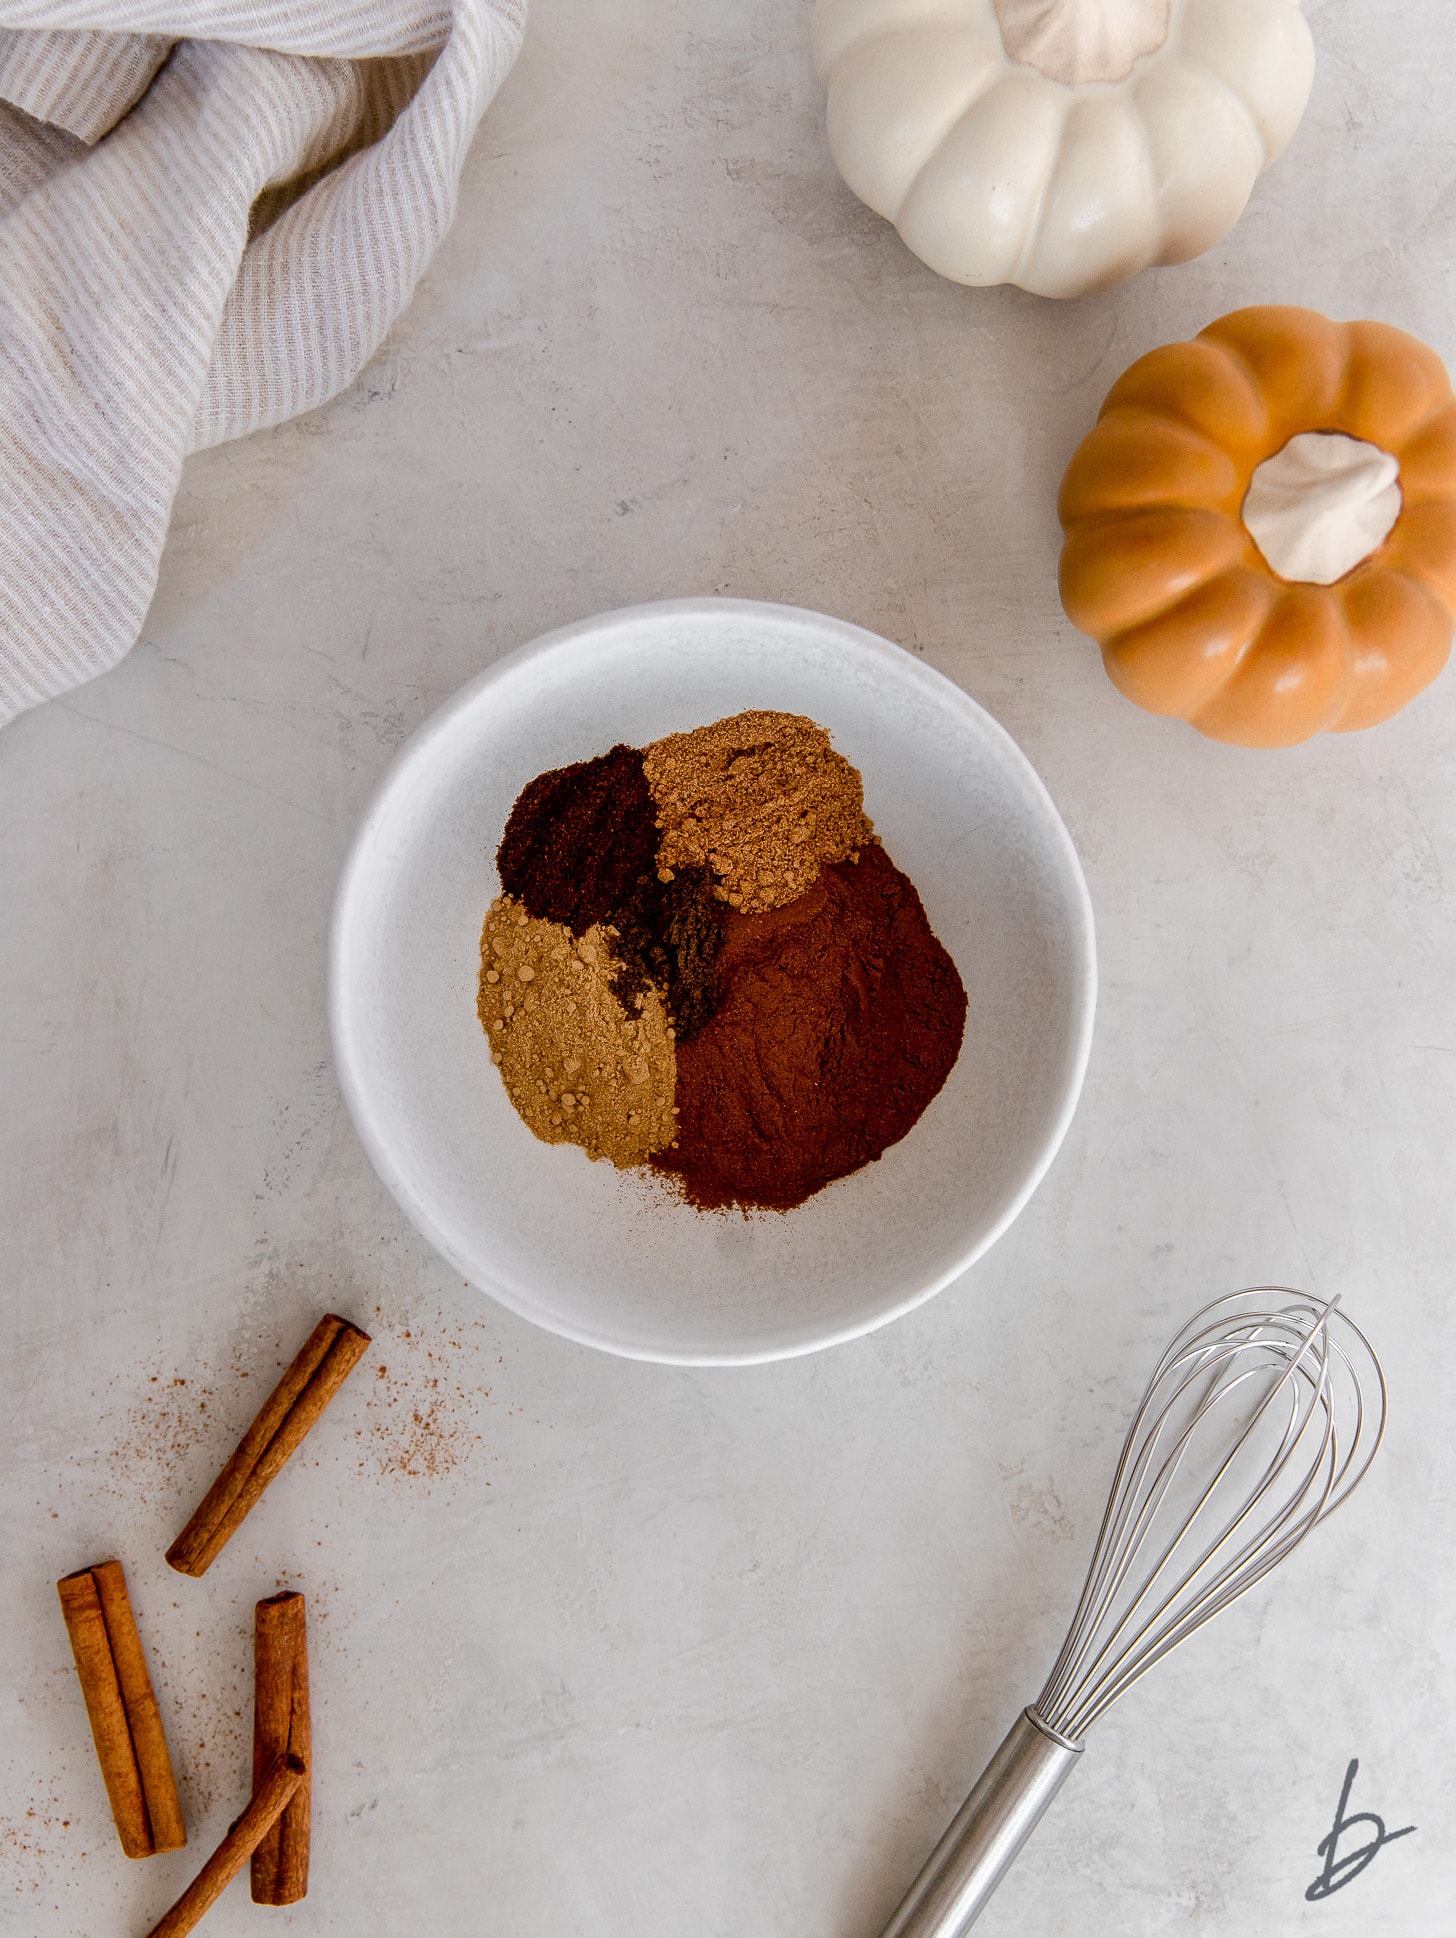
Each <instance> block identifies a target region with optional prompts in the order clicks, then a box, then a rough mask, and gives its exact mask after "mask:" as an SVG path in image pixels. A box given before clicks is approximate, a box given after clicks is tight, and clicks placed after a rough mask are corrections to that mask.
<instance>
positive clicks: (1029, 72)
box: [813, 0, 1314, 297]
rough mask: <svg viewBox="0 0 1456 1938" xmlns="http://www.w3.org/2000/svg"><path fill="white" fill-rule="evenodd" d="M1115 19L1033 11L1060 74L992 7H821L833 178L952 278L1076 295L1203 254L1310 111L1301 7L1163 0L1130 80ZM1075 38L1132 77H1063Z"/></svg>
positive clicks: (1281, 0) (1081, 1) (895, 0)
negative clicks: (1160, 26)
mask: <svg viewBox="0 0 1456 1938" xmlns="http://www.w3.org/2000/svg"><path fill="white" fill-rule="evenodd" d="M1002 5H1003V7H1008V6H1009V0H1002ZM1013 11H1018V12H1021V13H1025V12H1026V11H1027V10H1026V9H1025V8H1022V9H1017V10H1013ZM1110 11H1112V10H1110V9H1107V8H1106V7H1105V6H1104V5H1102V4H1100V3H1098V0H1045V4H1044V5H1043V6H1042V7H1041V8H1039V9H1035V10H1032V12H1033V14H1034V15H1035V16H1036V17H1037V18H1038V19H1041V20H1043V21H1044V24H1045V27H1046V29H1047V36H1049V39H1048V47H1049V48H1050V47H1051V46H1053V45H1055V46H1056V47H1057V48H1058V49H1059V53H1058V55H1057V57H1056V58H1049V59H1048V61H1047V65H1048V67H1049V68H1050V70H1051V71H1049V72H1048V71H1043V69H1042V68H1040V67H1038V65H1037V58H1038V56H1037V55H1036V51H1035V50H1036V46H1037V43H1038V40H1039V38H1047V36H1041V37H1039V36H1038V35H1037V34H1036V33H1029V34H1027V35H1025V36H1024V38H1025V39H1026V41H1027V46H1026V47H1024V48H1022V51H1023V53H1025V55H1026V58H1024V59H1017V58H1013V56H1012V55H1011V54H1010V53H1009V52H1008V50H1007V45H1006V37H1005V34H1004V33H1003V28H1002V22H1001V19H1000V17H999V16H998V12H997V3H996V0H816V5H815V11H814V27H813V40H814V56H815V62H816V65H817V67H818V69H819V72H820V74H821V75H822V76H823V78H824V81H825V85H826V87H827V89H828V94H829V101H828V134H829V146H830V150H831V152H832V153H833V156H834V160H835V163H836V165H837V167H838V169H839V172H840V174H841V175H842V176H843V177H844V179H845V181H846V182H847V183H848V184H849V186H850V188H851V189H853V191H854V193H855V194H856V195H857V196H859V198H860V200H861V201H862V202H865V203H867V204H868V205H869V207H870V208H872V209H874V210H875V212H876V213H877V214H879V215H883V216H885V217H886V218H887V219H888V220H889V221H891V222H893V223H894V224H895V227H896V228H897V229H898V230H899V232H900V235H901V237H902V239H903V240H904V241H905V243H906V244H907V245H908V246H909V247H910V248H911V249H913V250H914V252H915V254H916V255H917V256H919V257H920V259H921V260H922V261H923V262H926V263H928V264H929V265H930V267H931V268H932V269H934V270H936V271H937V272H938V273H939V274H940V275H942V276H948V277H950V278H951V280H952V281H954V282H960V283H970V284H975V285H979V286H984V285H987V284H992V283H1017V284H1019V285H1020V286H1021V287H1022V288H1023V289H1029V290H1032V291H1033V292H1035V293H1036V294H1037V295H1039V296H1062V297H1065V296H1080V295H1084V294H1085V293H1086V292H1087V291H1089V290H1095V289H1107V288H1110V287H1111V286H1112V285H1113V284H1114V283H1118V282H1121V281H1122V280H1123V279H1124V278H1126V277H1128V276H1132V275H1135V274H1136V273H1137V272H1138V271H1139V270H1140V269H1144V268H1146V267H1147V266H1148V265H1149V264H1150V263H1175V262H1186V261H1187V260H1188V259H1189V258H1190V257H1192V256H1197V255H1200V254H1201V253H1202V252H1203V251H1204V250H1205V249H1208V248H1211V247H1212V245H1213V244H1214V243H1215V242H1217V240H1218V239H1219V237H1220V236H1222V235H1223V234H1225V233H1226V231H1227V230H1228V229H1230V228H1231V227H1232V226H1233V224H1234V223H1235V222H1236V221H1237V220H1238V217H1239V215H1240V213H1241V212H1242V210H1243V207H1244V204H1245V203H1246V202H1247V201H1248V199H1249V192H1250V190H1251V189H1252V188H1253V185H1254V181H1255V178H1256V177H1257V176H1258V175H1259V173H1260V171H1261V170H1263V169H1265V168H1267V167H1268V166H1269V164H1270V163H1271V162H1272V161H1273V160H1274V159H1275V157H1276V156H1277V155H1278V154H1279V153H1280V151H1281V150H1282V149H1283V147H1284V145H1285V143H1286V142H1287V141H1288V140H1289V138H1290V136H1291V135H1292V134H1293V132H1294V130H1295V128H1296V127H1297V125H1298V123H1299V118H1300V116H1301V115H1302V114H1303V112H1304V107H1305V103H1306V101H1307V100H1308V98H1309V89H1310V82H1311V80H1312V78H1313V74H1314V43H1313V41H1312V40H1311V38H1310V33H1309V28H1308V26H1307V25H1306V24H1305V21H1304V19H1303V17H1302V16H1301V14H1300V11H1299V5H1298V0H1168V8H1167V21H1166V28H1165V30H1164V32H1163V34H1162V35H1161V36H1155V39H1156V41H1157V44H1155V45H1148V46H1147V47H1146V51H1141V52H1140V51H1138V50H1139V47H1140V46H1141V45H1142V43H1141V42H1140V41H1139V40H1138V39H1137V38H1136V37H1134V38H1133V39H1132V41H1131V42H1130V43H1129V44H1128V46H1127V48H1126V49H1124V52H1125V53H1128V54H1130V55H1131V56H1132V58H1131V61H1130V65H1127V67H1126V71H1125V72H1123V71H1122V70H1123V67H1124V64H1125V63H1124V62H1123V61H1122V60H1119V59H1115V58H1114V59H1111V60H1110V62H1109V63H1108V64H1106V65H1099V58H1100V56H1101V55H1102V54H1110V53H1111V51H1112V46H1113V43H1117V42H1118V41H1119V36H1118V34H1117V33H1116V32H1115V31H1111V30H1112V29H1114V28H1115V27H1116V25H1117V23H1116V22H1114V21H1111V20H1109V19H1108V18H1107V17H1106V16H1107V14H1108V13H1109V12H1110ZM1059 28H1060V29H1061V30H1062V32H1061V33H1060V35H1059V34H1058V32H1057V30H1058V29H1059ZM1099 30H1107V32H1106V33H1103V32H1100V31H1099ZM1104 39H1105V40H1106V41H1107V46H1106V47H1105V48H1104V47H1103V45H1102V42H1103V40H1104ZM1012 40H1013V45H1016V46H1020V44H1021V40H1020V37H1018V36H1015V35H1013V37H1012ZM1064 43H1065V44H1064ZM1069 49H1073V50H1075V49H1080V50H1081V55H1080V61H1081V64H1083V65H1088V64H1090V65H1089V71H1090V72H1092V73H1094V74H1100V73H1103V72H1108V73H1117V74H1118V75H1119V76H1120V78H1117V79H1095V80H1088V81H1085V82H1081V83H1076V84H1074V83H1070V82H1068V81H1066V80H1064V79H1059V78H1057V76H1058V74H1059V73H1061V72H1062V68H1063V62H1064V60H1065V58H1066V56H1067V54H1068V50H1069ZM1043 58H1045V56H1043ZM1073 64H1074V65H1077V64H1079V63H1078V61H1074V62H1073Z"/></svg>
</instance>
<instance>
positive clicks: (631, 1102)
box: [477, 895, 677, 1168]
mask: <svg viewBox="0 0 1456 1938" xmlns="http://www.w3.org/2000/svg"><path fill="white" fill-rule="evenodd" d="M480 961H481V969H480V994H479V999H478V1002H477V1009H478V1012H479V1015H480V1020H481V1023H482V1024H483V1025H484V1027H485V1031H486V1034H487V1036H488V1037H489V1039H490V1051H491V1061H492V1063H495V1064H497V1065H498V1066H499V1069H500V1073H501V1077H502V1079H503V1081H504V1083H505V1086H506V1091H507V1093H508V1095H509V1096H510V1100H511V1102H512V1103H513V1104H514V1106H515V1108H516V1110H517V1111H518V1112H519V1113H520V1115H521V1117H522V1118H523V1119H524V1120H525V1122H526V1124H527V1125H528V1126H529V1127H530V1129H531V1130H533V1131H534V1132H535V1134H536V1136H537V1137H539V1138H541V1139H543V1140H544V1142H546V1143H548V1144H563V1143H565V1144H580V1145H581V1146H582V1147H583V1148H584V1149H585V1150H586V1151H587V1152H588V1154H589V1155H590V1156H592V1157H604V1158H607V1159H609V1160H610V1161H611V1162H612V1163H613V1164H616V1165H620V1166H622V1167H623V1168H626V1167H628V1166H631V1165H637V1164H643V1163H645V1162H646V1161H647V1159H648V1158H649V1157H650V1156H651V1155H652V1153H653V1152H654V1151H660V1150H662V1149H663V1148H664V1146H666V1145H668V1144H670V1143H671V1142H672V1139H673V1136H674V1135H675V1129H674V1126H675V1124H676V1112H675V1110H674V1108H673V1092H674V1090H675V1089H676V1086H677V1057H676V1051H675V1048H674V1044H673V1033H672V1029H671V1027H670V1025H669V1023H668V1020H667V1012H666V1010H665V1009H664V1008H663V1003H662V998H661V996H660V995H659V993H658V992H657V990H656V989H654V988H651V987H649V988H648V989H647V990H646V992H645V993H644V994H643V995H642V996H641V998H640V999H639V1000H640V1007H636V1006H634V1007H633V1008H632V1009H630V1010H628V1009H626V1008H624V1007H623V1004H622V1002H621V999H620V998H619V997H618V995H617V993H616V990H615V989H614V987H613V983H612V978H613V974H614V964H613V961H612V955H611V943H610V937H609V936H608V935H607V934H606V932H605V931H604V930H603V929H602V928H601V927H600V926H598V927H595V928H591V929H588V930H587V932H586V934H585V935H583V936H580V937H577V936H575V935H573V934H572V932H571V930H570V929H568V928H567V927H565V926H564V924H562V923H560V922H548V921H545V920H543V919H541V918H539V917H536V916H531V915H528V914H527V913H526V911H525V909H524V908H523V907H522V906H521V904H520V903H519V902H518V901H515V900H514V899H513V898H512V897H511V896H509V895H501V896H498V897H497V898H496V900H495V901H494V902H492V903H491V905H490V908H489V910H488V911H487V913H486V918H485V926H484V928H483V929H482V930H481V935H480Z"/></svg>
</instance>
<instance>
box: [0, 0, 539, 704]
mask: <svg viewBox="0 0 1456 1938" xmlns="http://www.w3.org/2000/svg"><path fill="white" fill-rule="evenodd" d="M524 20H525V0H353V3H352V4H351V0H0V724H3V722H4V721H6V720H8V719H10V718H12V717H13V716H14V715H15V714H17V713H19V712H21V711H22V710H23V709H24V708H26V707H30V706H34V705H36V703H37V702H39V701H41V700H44V699H49V698H50V697H52V696H53V695H55V694H57V693H62V692H65V691H66V690H67V688H69V687H72V686H76V685H78V684H79V683H80V682H81V681H82V680H89V679H94V678H95V676H96V675H97V674H98V673H104V672H106V671H107V670H108V669H109V668H111V667H113V666H115V665H116V663H117V662H118V660H120V659H121V658H122V657H123V655H124V654H125V653H126V652H127V650H128V649H129V648H130V646H131V645H132V643H133V641H134V640H135V639H136V636H137V634H138V632H139V631H140V630H141V626H142V622H143V620H144V619H145V617H146V612H147V607H148V606H149V604H150V603H151V598H152V593H153V591H154V590H155V587H156V582H157V568H158V564H159V561H160V558H161V552H162V543H163V540H164V538H165V537H166V531H167V521H168V518H169V516H170V514H171V507H172V500H173V497H174V495H175V493H176V489H177V480H178V476H179V474H180V472H181V469H182V461H183V459H184V458H185V457H186V456H187V454H188V453H189V452H191V451H198V450H202V449H204V448H205V447H206V446H208V445H212V444H221V443H223V442H224V441H225V440H226V439H228V438H232V437H242V436H244V435H246V433H247V432H249V431H254V430H259V429H261V428H262V427H263V426H264V425H268V424H278V423H281V422H282V421H283V419H285V418H287V417H292V416H295V415H296V414H297V413H298V412H300V411H306V410H312V409H313V408H314V407H315V406H316V405H318V404H322V403H323V402H324V401H325V400H326V399H327V398H329V397H332V396H334V395H336V393H337V392H338V391H340V390H342V389H343V388H344V387H345V385H347V384H348V383H349V382H350V381H351V380H352V378H353V377H354V376H355V375H356V374H357V372H358V371H359V370H360V368H361V367H362V366H363V365H364V364H365V363H366V362H367V361H368V359H369V358H370V357H371V356H372V355H373V354H374V351H375V350H376V349H377V348H378V346H379V344H380V342H381V340H382V339H383V337H384V334H385V332H386V331H387V330H388V328H389V326H390V324H391V323H392V322H393V321H394V319H395V317H396V316H397V315H398V314H399V311H400V310H401V309H402V308H403V306H404V304H405V303H406V302H407V301H408V300H409V297H410V295H411V293H412V292H413V290H414V287H415V284H416V283H417V282H418V281H419V278H420V276H421V274H422V272H423V271H424V268H425V265H426V263H428V261H429V259H430V257H431V255H432V254H433V252H434V250H435V248H436V246H437V244H438V243H439V241H440V239H441V237H442V236H443V235H444V233H445V231H446V229H447V228H448V227H449V225H450V221H451V219H452V217H453V215H454V213H455V202H456V195H457V191H458V187H459V180H460V170H461V166H462V164H463V162H464V158H465V151H466V148H467V147H468V145H469V142H470V138H471V136H472V135H473V133H474V131H475V128H476V124H477V123H478V121H479V119H480V116H481V114H482V113H483V112H484V109H485V107H486V104H487V103H488V102H489V101H490V99H491V97H492V95H493V94H494V93H495V91H496V89H497V88H498V87H499V85H500V83H501V81H502V80H503V79H504V77H505V75H506V72H507V70H508V69H509V67H510V65H511V62H512V61H513V60H514V58H515V54H516V50H517V48H518V46H519V44H520V38H521V32H522V28H523V26H524Z"/></svg>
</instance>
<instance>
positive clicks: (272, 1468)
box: [167, 1312, 369, 1575]
mask: <svg viewBox="0 0 1456 1938" xmlns="http://www.w3.org/2000/svg"><path fill="white" fill-rule="evenodd" d="M368 1344H369V1334H368V1333H367V1332H361V1331H360V1330H359V1328H358V1326H354V1325H351V1324H350V1323H349V1321H348V1320H347V1319H341V1318H339V1316H338V1314H337V1313H333V1312H329V1313H326V1314H325V1315H324V1317H323V1318H322V1319H320V1320H319V1322H318V1324H317V1325H316V1326H315V1327H314V1329H313V1331H312V1332H311V1333H310V1334H309V1336H308V1339H307V1340H306V1342H305V1343H304V1346H303V1349H302V1351H301V1352H300V1353H299V1354H298V1357H297V1358H296V1359H295V1360H294V1362H293V1364H292V1365H291V1366H290V1367H289V1368H288V1370H287V1372H286V1373H285V1374H284V1375H283V1377H282V1379H281V1380H279V1382H278V1384H277V1385H276V1386H275V1387H274V1389H273V1391H272V1392H271V1393H270V1394H269V1395H268V1398H267V1399H266V1400H265V1401H264V1402H263V1405H262V1407H261V1408H260V1409H259V1411H258V1415H257V1417H256V1419H255V1420H254V1421H253V1424H252V1425H251V1426H250V1427H249V1428H248V1430H247V1432H246V1433H245V1434H244V1435H243V1437H242V1439H241V1440H240V1441H239V1442H238V1445H237V1448H236V1450H235V1452H234V1453H233V1456H232V1458H231V1459H230V1460H229V1461H228V1463H227V1465H226V1466H225V1467H224V1468H223V1470H222V1472H221V1473H220V1474H219V1475H218V1477H217V1479H216V1480H215V1481H214V1482H213V1483H212V1486H211V1487H210V1488H209V1489H208V1490H207V1493H206V1494H205V1495H204V1496H203V1499H202V1504H201V1506H199V1508H198V1509H197V1512H196V1513H195V1514H194V1515H193V1516H192V1519H191V1520H190V1521H189V1522H188V1523H187V1525H186V1527H185V1528H183V1530H182V1532H181V1533H180V1534H179V1535H178V1536H177V1539H176V1540H175V1541H174V1542H173V1543H172V1545H171V1547H170V1548H168V1550H167V1559H168V1561H169V1562H170V1563H171V1564H172V1566H173V1567H174V1568H175V1569H177V1571H178V1572H179V1573H180V1574H184V1575H204V1574H206V1573H207V1570H208V1569H209V1568H210V1567H211V1566H212V1564H213V1562H214V1561H216V1559H217V1557H218V1556H219V1555H220V1554H221V1553H222V1551H223V1549H224V1548H225V1547H226V1546H227V1544H228V1542H229V1541H230V1540H231V1539H232V1537H233V1536H234V1535H235V1534H236V1533H237V1531H238V1529H239V1528H240V1527H241V1526H242V1524H243V1521H244V1520H245V1519H246V1518H247V1516H248V1515H249V1514H250V1513H251V1512H252V1510H253V1508H254V1507H256V1506H257V1504H258V1502H259V1500H261V1498H262V1496H263V1491H264V1489H265V1488H266V1487H267V1486H268V1484H269V1483H270V1481H272V1480H273V1479H274V1478H275V1477H276V1475H277V1474H278V1473H279V1472H280V1470H281V1469H282V1467H283V1465H284V1463H285V1462H286V1461H287V1460H288V1458H289V1456H290V1455H291V1454H292V1453H294V1452H295V1451H296V1450H297V1448H298V1447H299V1445H300V1443H301V1442H302V1441H303V1439H304V1437H305V1435H306V1434H307V1433H308V1432H309V1429H310V1428H311V1427H313V1426H314V1425H315V1424H316V1423H317V1422H318V1420H319V1418H320V1417H321V1415H322V1414H323V1411H324V1408H325V1407H326V1406H327V1405H328V1403H329V1401H330V1400H331V1399H332V1398H333V1397H334V1395H335V1393H337V1392H338V1390H339V1388H340V1387H341V1386H342V1385H343V1383H344V1381H345V1380H346V1379H347V1378H348V1377H349V1374H350V1373H351V1372H352V1371H353V1370H354V1368H355V1366H357V1365H358V1363H359V1361H360V1360H361V1359H362V1358H363V1356H364V1350H365V1348H366V1347H367V1346H368Z"/></svg>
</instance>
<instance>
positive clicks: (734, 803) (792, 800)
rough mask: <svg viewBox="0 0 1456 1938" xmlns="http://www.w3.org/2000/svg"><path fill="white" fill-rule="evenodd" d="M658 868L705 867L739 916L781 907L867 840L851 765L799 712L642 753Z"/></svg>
mask: <svg viewBox="0 0 1456 1938" xmlns="http://www.w3.org/2000/svg"><path fill="white" fill-rule="evenodd" d="M643 772H644V775H645V778H646V783H647V786H648V787H649V789H650V790H651V793H652V799H653V801H654V802H655V804H656V808H657V820H658V825H659V827H660V828H661V829H662V842H661V846H660V847H659V849H658V851H657V860H658V866H659V867H661V868H664V869H675V868H682V867H708V868H711V869H712V871H713V873H714V874H715V875H717V876H718V877H719V879H720V881H721V883H722V888H723V899H724V900H725V901H726V902H728V903H729V904H730V906H731V907H733V908H741V909H742V910H743V912H744V914H745V915H748V914H753V913H755V912H759V911H762V910H764V909H770V908H781V907H782V906H783V904H784V903H785V902H791V901H793V899H794V897H795V896H796V895H801V894H803V892H804V890H805V889H806V888H808V887H810V886H811V885H812V883H813V882H814V881H815V880H816V878H817V877H818V874H819V870H820V869H821V868H822V867H824V866H825V865H826V864H827V863H829V862H835V861H843V860H844V859H845V858H846V856H848V855H851V854H855V853H857V852H858V850H859V849H861V848H862V847H863V846H864V845H865V843H866V842H867V841H869V840H871V839H872V837H873V835H874V829H873V827H872V826H871V825H870V823H869V822H868V821H867V820H866V819H865V812H864V785H863V783H862V781H861V780H860V776H859V770H858V768H855V767H852V766H851V765H850V763H849V762H848V761H847V760H846V759H845V758H844V756H843V754H837V753H835V751H834V749H833V748H832V747H831V745H830V743H829V735H828V734H827V733H826V732H825V731H824V729H823V727H821V726H820V725H819V724H818V722H817V721H814V720H809V719H806V718H805V716H804V715H803V714H801V713H769V712H765V711H762V710H756V711H751V712H748V713H735V714H733V715H731V716H730V717H729V718H728V719H726V720H715V721H714V722H713V724H712V725H711V726H709V727H695V728H694V729H693V731H692V732H691V733H674V734H668V735H667V737H666V738H665V739H663V740H658V741H655V742H654V743H653V745H652V746H651V747H649V748H648V749H647V753H646V757H645V759H644V762H643Z"/></svg>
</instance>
